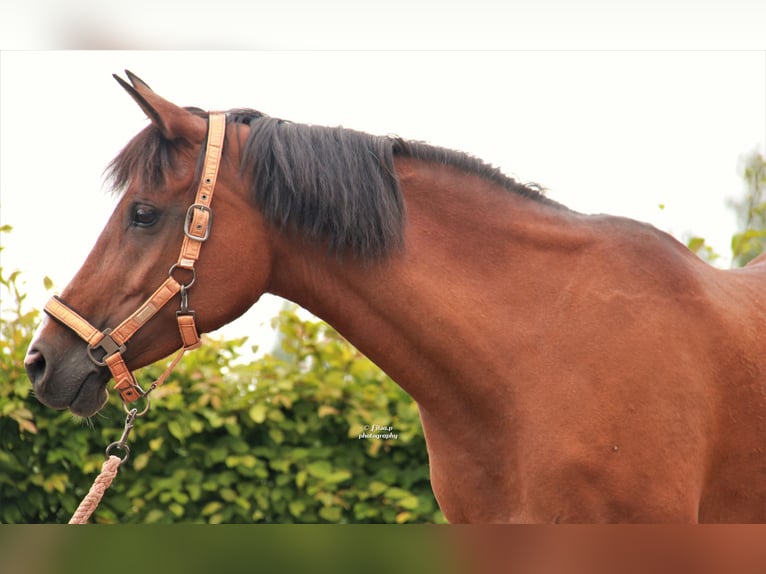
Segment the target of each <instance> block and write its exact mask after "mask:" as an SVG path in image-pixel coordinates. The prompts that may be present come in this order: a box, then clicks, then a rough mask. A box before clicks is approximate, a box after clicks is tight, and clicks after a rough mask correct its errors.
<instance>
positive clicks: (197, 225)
mask: <svg viewBox="0 0 766 574" xmlns="http://www.w3.org/2000/svg"><path fill="white" fill-rule="evenodd" d="M225 133H226V114H224V113H211V114H210V115H209V127H208V135H207V147H206V150H205V161H204V164H203V168H202V179H201V180H200V183H199V187H198V188H197V195H196V197H195V199H194V203H193V204H192V205H190V206H189V209H188V210H187V212H186V220H185V222H184V240H183V244H182V245H181V253H180V255H179V256H178V261H177V262H176V263H174V264H173V266H172V267H171V268H170V270H169V271H168V277H167V279H165V281H164V282H163V283H162V285H160V286H159V288H158V289H157V290H156V291H155V292H154V293H153V294H152V295H151V296H150V297H149V298H148V299H147V300H146V301H144V303H143V304H142V305H141V306H140V307H139V308H138V309H136V310H135V311H134V312H133V313H132V314H131V315H130V316H129V317H128V318H127V319H125V320H124V321H123V322H122V323H120V324H119V325H118V326H117V327H115V328H114V329H104V330H103V331H99V330H98V329H97V328H96V327H94V326H93V325H91V324H90V323H89V322H88V321H87V320H85V319H84V318H83V317H81V316H80V315H78V314H77V313H76V312H74V311H73V310H72V309H70V308H69V307H68V306H67V305H66V304H65V303H64V302H62V301H61V299H59V298H58V297H55V296H54V297H52V298H51V299H50V300H49V301H48V302H47V303H46V304H45V312H46V313H48V315H50V316H51V317H53V318H54V319H56V320H58V321H60V322H61V323H63V324H64V325H66V326H67V327H69V328H70V329H72V331H74V332H75V333H76V334H77V336H79V337H80V338H81V339H83V340H84V341H85V342H86V343H88V356H89V357H90V360H91V361H93V362H94V363H95V364H96V365H98V366H100V367H103V366H106V367H108V368H109V371H110V372H111V373H112V376H113V377H114V381H115V384H114V388H115V389H116V390H117V391H118V392H119V393H120V397H122V400H123V401H124V402H125V403H130V402H133V401H135V400H137V399H139V398H141V397H143V396H146V395H147V394H148V392H150V391H151V390H152V389H154V388H156V387H157V386H159V385H161V384H162V383H164V382H165V379H166V378H167V377H168V375H169V374H170V371H172V370H173V368H174V367H175V366H176V365H177V364H178V361H179V360H180V359H181V356H183V354H184V352H186V351H188V350H190V349H196V348H197V347H199V346H200V344H201V343H200V337H199V334H198V332H197V326H196V324H195V322H194V311H192V310H190V309H189V306H188V293H187V291H188V289H189V288H190V287H191V286H192V284H193V283H194V281H195V278H196V272H195V270H194V264H195V263H196V262H197V259H199V253H200V249H201V247H202V244H203V243H204V242H205V241H206V240H207V238H208V237H209V236H210V226H211V224H212V222H213V212H212V210H211V209H210V203H211V202H212V200H213V191H214V189H215V182H216V178H217V176H218V166H219V165H220V161H221V154H222V152H223V140H224V135H225ZM179 268H180V269H185V270H187V271H191V273H192V278H191V280H190V281H189V283H186V284H183V283H180V282H179V281H178V280H177V279H176V278H175V277H174V273H175V271H176V269H179ZM178 293H180V295H181V305H180V309H179V310H178V311H177V312H176V320H177V322H178V330H179V332H180V334H181V341H182V343H183V346H182V347H181V349H180V351H179V353H178V354H177V355H176V357H175V359H173V361H172V362H171V364H170V366H169V367H168V368H167V369H166V370H165V372H164V373H163V374H162V376H160V378H159V379H157V381H155V382H154V383H153V384H152V386H151V388H150V389H149V391H147V392H144V391H143V390H142V389H141V387H140V386H139V385H138V382H137V381H136V378H135V376H134V375H133V373H131V372H130V369H128V366H127V365H126V364H125V360H124V359H123V358H122V353H124V352H125V348H126V347H125V345H126V343H127V342H128V341H129V340H130V338H131V337H132V336H133V335H135V334H136V332H137V331H138V330H139V329H140V328H141V327H143V326H144V325H145V324H146V323H147V321H149V319H151V318H152V317H154V315H156V314H157V312H158V311H159V310H160V309H162V307H164V306H165V305H166V304H167V303H168V302H169V301H170V300H171V299H172V298H173V297H174V296H175V295H176V294H178ZM98 355H100V356H98Z"/></svg>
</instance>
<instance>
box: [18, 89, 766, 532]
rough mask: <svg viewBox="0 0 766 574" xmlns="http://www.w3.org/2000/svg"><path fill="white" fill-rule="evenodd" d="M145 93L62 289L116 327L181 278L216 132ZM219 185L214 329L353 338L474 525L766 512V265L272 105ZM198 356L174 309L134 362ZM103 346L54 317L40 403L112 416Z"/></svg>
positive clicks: (202, 119) (139, 94)
mask: <svg viewBox="0 0 766 574" xmlns="http://www.w3.org/2000/svg"><path fill="white" fill-rule="evenodd" d="M129 78H130V80H131V82H132V85H129V84H127V83H126V82H124V81H122V80H120V81H121V84H122V85H123V87H124V88H125V89H126V90H128V92H129V93H130V94H131V95H132V97H133V98H134V99H135V100H136V101H137V102H138V104H139V105H140V106H141V107H142V108H143V110H144V111H145V112H146V113H147V114H148V116H149V118H150V120H151V125H149V126H148V127H147V128H145V129H144V130H143V131H142V132H141V133H139V134H138V135H137V136H136V137H135V138H134V139H133V140H132V141H131V142H130V143H129V144H128V145H127V146H126V147H125V149H124V150H123V151H122V152H121V153H120V154H119V155H118V156H117V157H116V158H115V160H114V161H113V162H112V164H111V166H110V173H111V176H112V179H113V181H114V185H115V188H116V189H117V190H119V191H120V192H121V193H122V196H121V199H120V201H119V203H118V205H117V207H116V209H115V211H114V213H113V214H112V216H111V218H110V219H109V221H108V222H107V225H106V227H105V229H104V231H103V232H102V234H101V236H100V237H99V239H98V241H97V242H96V244H95V246H94V248H93V251H92V252H91V254H90V256H89V257H88V259H87V260H86V262H85V264H84V265H83V267H82V269H80V271H79V272H78V273H77V274H76V276H75V277H74V279H73V280H72V282H71V283H70V284H69V285H68V286H67V287H66V289H65V290H64V292H63V293H62V297H61V300H62V301H65V302H66V305H68V306H69V308H71V309H75V310H77V312H78V313H79V314H80V315H81V316H82V317H84V318H86V319H87V321H89V322H91V323H93V324H94V325H95V326H96V328H98V329H103V328H105V327H108V326H114V325H116V324H118V323H119V322H120V321H122V320H123V319H124V318H125V317H128V316H130V314H131V313H133V311H134V310H135V309H136V308H137V307H140V306H141V305H142V302H143V301H145V300H146V298H147V297H148V296H149V294H150V293H151V292H152V291H153V290H154V289H155V288H156V286H157V285H159V284H161V283H162V282H163V280H164V281H167V279H166V277H167V273H166V270H167V269H168V268H169V267H171V266H172V265H173V264H174V263H175V262H176V257H177V253H178V246H179V245H180V244H181V241H182V240H183V238H184V221H185V219H186V215H185V214H186V210H187V206H188V205H189V204H190V203H192V202H193V201H194V193H195V189H196V188H197V182H198V180H199V179H200V177H201V176H200V172H201V171H203V168H202V167H201V165H202V161H203V160H202V158H203V156H204V147H205V140H206V135H207V133H208V124H209V121H208V120H209V115H208V114H207V113H203V112H202V111H200V110H197V109H191V108H188V109H186V108H180V107H178V106H176V105H174V104H172V103H170V102H168V101H166V100H164V99H163V98H161V97H159V96H158V95H156V94H155V93H154V92H153V91H152V90H150V89H149V87H148V86H147V85H146V84H144V83H143V82H142V81H141V80H139V79H138V78H136V77H135V76H133V75H132V74H129ZM217 177H218V179H217V183H215V199H214V201H213V203H212V207H211V211H212V212H213V213H214V219H215V221H214V222H213V223H212V227H210V230H211V231H210V237H209V240H207V241H206V243H205V246H204V249H203V250H202V253H201V255H200V257H199V263H198V265H197V267H196V275H197V277H196V282H195V284H194V286H193V288H192V289H190V290H189V294H188V297H189V300H190V303H191V305H192V306H193V307H194V309H195V310H196V314H197V316H196V322H197V325H198V326H199V328H200V330H202V331H209V330H212V329H216V328H218V327H220V326H221V325H223V324H225V323H227V322H229V321H231V320H232V319H234V318H235V317H237V316H239V315H241V314H242V313H244V312H245V311H246V310H247V309H248V308H249V307H250V306H251V305H253V304H254V303H255V302H256V301H257V300H258V298H259V297H260V295H261V294H262V293H265V292H269V293H274V294H277V295H280V296H282V297H285V298H287V299H291V300H293V301H295V302H297V303H299V304H300V305H302V306H303V307H305V308H306V309H309V310H311V311H312V312H314V313H315V314H316V315H318V316H319V317H322V318H323V319H325V320H326V321H328V322H329V323H330V324H332V325H333V326H335V327H336V328H337V329H338V330H339V331H341V332H342V333H343V334H344V335H345V336H346V337H347V338H348V339H349V341H351V342H352V343H353V344H354V345H356V346H357V347H358V348H359V349H360V350H361V351H362V352H364V353H365V354H366V355H367V356H369V357H370V358H371V359H372V360H373V361H375V362H376V363H377V364H378V365H380V367H381V368H383V369H384V370H385V371H386V372H387V373H388V374H390V375H391V377H393V378H394V380H396V381H397V382H398V383H399V384H400V385H401V386H402V387H403V388H404V389H405V390H406V391H407V392H408V393H409V394H410V395H411V396H412V397H413V398H414V399H415V400H416V401H417V403H418V405H419V408H420V413H421V417H422V423H423V428H424V431H425V435H426V439H427V443H428V451H429V456H430V464H431V481H432V486H433V490H434V493H435V494H436V497H437V499H438V501H439V504H440V506H441V508H442V510H443V511H444V513H445V515H446V516H447V518H448V519H449V520H450V521H452V522H558V521H570V522H593V521H643V522H659V521H662V522H697V521H740V522H750V521H762V520H763V519H766V452H765V449H766V447H764V439H765V438H766V352H765V351H766V338H765V336H764V334H763V333H764V332H765V331H764V326H766V265H764V263H763V262H760V263H759V262H755V263H753V264H752V265H750V266H749V267H748V268H746V269H743V270H737V271H722V270H718V269H714V268H712V267H710V266H708V265H707V264H705V263H704V262H702V261H701V260H699V259H698V258H697V257H696V256H695V255H693V254H692V253H691V252H689V251H688V250H687V249H686V248H685V247H684V246H683V245H681V244H680V243H679V242H677V241H676V240H675V239H673V238H672V237H670V236H669V235H667V234H665V233H663V232H661V231H658V230H656V229H654V228H653V227H651V226H649V225H645V224H642V223H637V222H635V221H632V220H628V219H622V218H617V217H610V216H602V215H598V216H588V215H582V214H579V213H574V212H572V211H570V210H568V209H566V208H564V207H563V206H561V205H558V204H556V203H554V202H552V201H550V200H548V199H546V198H545V197H544V196H543V195H542V194H541V193H539V191H538V190H537V189H536V188H534V187H532V186H524V185H521V184H519V183H517V182H516V181H514V180H512V179H510V178H508V177H506V176H504V175H502V174H501V173H499V172H498V171H497V170H495V169H493V168H491V167H489V166H487V165H486V164H484V163H482V162H481V161H479V160H477V159H475V158H472V157H469V156H467V155H465V154H462V153H459V152H454V151H449V150H445V149H441V148H437V147H432V146H429V145H426V144H422V143H416V142H409V141H403V140H401V139H398V138H391V137H376V136H370V135H367V134H362V133H358V132H354V131H350V130H346V129H342V128H325V127H317V126H306V125H298V124H293V123H290V122H286V121H282V120H278V119H274V118H270V117H268V116H266V115H264V114H261V113H258V112H255V111H252V110H232V111H230V112H228V114H227V116H226V124H225V140H224V144H223V153H222V158H221V163H220V170H219V172H218V175H217ZM66 220H67V219H65V221H66ZM187 225H188V223H187ZM208 225H209V224H208ZM172 274H173V272H172V271H171V275H172ZM180 280H181V279H180V278H179V281H180ZM176 291H177V289H176ZM81 336H82V335H81ZM181 343H182V340H181V338H180V336H179V334H178V330H177V328H176V327H175V317H174V313H173V309H171V308H170V307H168V306H165V307H162V308H161V309H158V310H157V311H156V314H154V315H153V317H152V318H151V319H150V320H148V321H147V322H146V323H145V325H144V326H143V328H141V329H140V330H138V331H137V332H136V333H135V336H133V337H132V338H131V340H130V342H129V343H127V345H126V346H125V349H124V353H123V355H124V359H125V361H126V363H127V365H128V366H129V367H130V368H131V369H135V368H138V367H141V366H143V365H147V364H149V363H151V362H153V361H156V360H158V359H161V358H162V357H164V356H166V355H168V354H170V353H171V352H172V351H173V350H174V349H177V348H178V347H179V346H180V345H181ZM88 354H89V351H88V345H86V344H85V343H84V342H83V341H82V340H81V338H80V337H78V335H77V334H75V333H74V332H73V331H72V330H71V329H70V328H68V327H66V326H64V325H62V324H61V323H60V322H58V321H55V320H47V321H46V322H45V323H44V325H43V326H42V328H41V330H40V332H39V334H38V336H37V338H36V339H35V340H34V341H33V343H32V345H31V347H30V350H29V354H28V357H27V360H26V365H27V369H28V372H29V376H30V379H31V380H32V382H33V384H34V389H35V392H36V395H37V397H38V398H39V399H40V400H41V401H42V402H43V403H45V404H46V405H49V406H51V407H53V408H58V409H64V408H69V409H70V410H71V411H72V412H73V413H76V414H79V415H82V416H90V415H92V414H94V413H96V412H97V411H98V410H99V409H100V408H101V407H102V406H103V404H104V401H105V398H106V384H107V382H108V379H109V377H110V374H109V371H108V370H107V369H106V368H105V367H103V366H100V365H99V364H96V362H94V361H93V360H91V359H90V358H89V356H88Z"/></svg>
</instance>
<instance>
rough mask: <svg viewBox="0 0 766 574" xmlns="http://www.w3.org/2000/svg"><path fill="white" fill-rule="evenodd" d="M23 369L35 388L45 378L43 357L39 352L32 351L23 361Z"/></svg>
mask: <svg viewBox="0 0 766 574" xmlns="http://www.w3.org/2000/svg"><path fill="white" fill-rule="evenodd" d="M24 367H25V368H26V369H27V376H28V377H29V380H30V381H32V385H33V386H34V387H35V388H37V385H38V384H39V382H41V381H42V380H43V379H44V378H45V357H44V356H43V354H42V353H41V352H40V351H38V350H36V349H32V350H30V351H29V353H27V356H26V358H25V359H24Z"/></svg>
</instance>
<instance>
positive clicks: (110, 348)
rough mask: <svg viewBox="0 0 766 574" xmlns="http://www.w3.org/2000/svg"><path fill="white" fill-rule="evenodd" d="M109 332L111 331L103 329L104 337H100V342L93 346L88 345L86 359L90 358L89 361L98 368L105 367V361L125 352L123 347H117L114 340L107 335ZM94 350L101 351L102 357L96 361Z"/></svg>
mask: <svg viewBox="0 0 766 574" xmlns="http://www.w3.org/2000/svg"><path fill="white" fill-rule="evenodd" d="M111 332H112V330H111V329H104V332H103V335H104V336H103V337H101V340H100V341H99V342H98V343H96V344H95V345H88V357H90V360H91V361H93V362H94V363H95V364H96V365H98V366H99V367H105V366H106V360H107V359H108V358H109V357H111V356H112V355H116V354H117V353H124V352H125V345H118V344H117V343H116V342H115V340H114V339H112V338H111V337H110V336H109V333H111ZM96 349H103V351H104V355H103V356H102V357H101V359H97V358H96V356H95V355H94V354H93V351H95V350H96Z"/></svg>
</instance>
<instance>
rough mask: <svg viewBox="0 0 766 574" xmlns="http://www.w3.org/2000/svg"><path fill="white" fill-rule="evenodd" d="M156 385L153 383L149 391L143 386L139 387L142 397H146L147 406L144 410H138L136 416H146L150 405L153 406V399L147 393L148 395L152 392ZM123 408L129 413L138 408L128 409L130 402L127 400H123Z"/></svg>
mask: <svg viewBox="0 0 766 574" xmlns="http://www.w3.org/2000/svg"><path fill="white" fill-rule="evenodd" d="M154 387H155V386H154V385H152V386H151V387H149V390H148V391H146V392H144V390H143V389H141V387H139V389H140V390H141V398H142V399H144V400H145V401H146V406H145V407H144V409H143V410H142V411H137V412H136V414H135V416H137V417H142V416H144V415H145V414H146V413H148V412H149V407H151V406H152V401H151V399H150V398H149V397H148V396H147V395H148V394H149V393H151V392H152V391H153V390H154ZM122 409H123V410H124V411H125V412H126V413H128V414H130V413H131V411H133V410H136V409H135V408H131V409H128V403H126V402H125V401H122Z"/></svg>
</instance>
